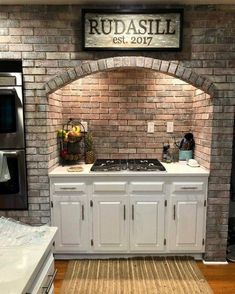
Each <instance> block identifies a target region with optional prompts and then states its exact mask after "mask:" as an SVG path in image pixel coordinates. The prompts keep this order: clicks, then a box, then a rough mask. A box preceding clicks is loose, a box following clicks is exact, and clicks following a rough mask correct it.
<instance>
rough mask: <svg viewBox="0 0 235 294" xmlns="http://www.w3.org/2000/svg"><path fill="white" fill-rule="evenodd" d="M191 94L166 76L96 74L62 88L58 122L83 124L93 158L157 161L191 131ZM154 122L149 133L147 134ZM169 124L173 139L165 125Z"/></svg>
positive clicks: (142, 72) (138, 72) (146, 72)
mask: <svg viewBox="0 0 235 294" xmlns="http://www.w3.org/2000/svg"><path fill="white" fill-rule="evenodd" d="M194 91H195V88H194V87H193V86H191V85H189V84H187V83H186V82H183V81H182V80H179V79H176V78H174V77H171V76H169V75H166V74H161V73H154V72H152V71H149V70H144V69H142V70H141V69H138V70H136V69H125V70H120V69H119V70H116V71H109V72H105V73H97V74H95V75H92V76H89V77H85V78H82V79H79V80H77V81H75V82H73V83H71V84H69V85H67V86H65V87H63V88H62V99H63V103H62V106H63V107H62V108H63V110H62V111H63V118H64V121H66V120H68V119H69V118H70V117H72V118H80V119H82V120H84V121H88V123H89V128H90V130H91V131H92V133H93V135H94V146H95V153H96V156H97V157H98V158H109V157H112V158H128V157H129V158H146V157H153V158H156V157H158V158H161V155H162V146H163V143H167V142H168V141H169V142H170V143H171V144H172V145H173V142H174V139H173V136H175V137H176V139H177V140H180V139H181V138H182V136H183V134H184V133H185V132H188V131H189V130H190V129H191V117H192V112H193V109H192V97H193V95H194ZM149 121H154V123H155V132H154V133H153V134H148V133H147V122H149ZM167 121H173V122H174V134H167V133H166V122H167Z"/></svg>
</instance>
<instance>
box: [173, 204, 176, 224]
mask: <svg viewBox="0 0 235 294" xmlns="http://www.w3.org/2000/svg"><path fill="white" fill-rule="evenodd" d="M175 218H176V206H175V205H174V207H173V219H174V220H175Z"/></svg>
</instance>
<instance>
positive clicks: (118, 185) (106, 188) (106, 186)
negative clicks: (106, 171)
mask: <svg viewBox="0 0 235 294" xmlns="http://www.w3.org/2000/svg"><path fill="white" fill-rule="evenodd" d="M93 190H94V192H112V191H113V192H125V191H126V182H108V183H107V182H97V183H94V184H93Z"/></svg>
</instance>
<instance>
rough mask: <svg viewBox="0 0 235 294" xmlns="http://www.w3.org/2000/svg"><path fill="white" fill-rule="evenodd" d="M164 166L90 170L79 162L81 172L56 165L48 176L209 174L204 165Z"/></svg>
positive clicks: (87, 165)
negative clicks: (145, 169)
mask: <svg viewBox="0 0 235 294" xmlns="http://www.w3.org/2000/svg"><path fill="white" fill-rule="evenodd" d="M162 164H163V165H164V167H165V168H166V171H147V172H142V171H129V170H125V171H117V172H91V171H90V169H91V167H92V164H80V166H82V167H83V171H81V172H69V171H67V169H68V168H69V167H70V166H57V167H56V168H54V169H53V170H52V171H51V172H50V173H49V177H51V178H53V177H59V176H63V177H64V176H65V177H78V176H79V177H82V176H83V177H94V176H96V177H97V176H107V177H109V176H110V177H113V176H118V177H119V176H120V177H122V176H135V177H140V176H141V177H143V176H156V177H159V176H209V173H210V172H209V170H207V169H206V168H204V167H201V166H200V167H190V166H188V165H187V164H181V163H178V162H176V163H162Z"/></svg>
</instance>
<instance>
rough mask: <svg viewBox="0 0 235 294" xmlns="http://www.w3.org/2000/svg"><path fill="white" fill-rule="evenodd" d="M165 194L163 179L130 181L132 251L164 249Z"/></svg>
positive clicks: (157, 250)
mask: <svg viewBox="0 0 235 294" xmlns="http://www.w3.org/2000/svg"><path fill="white" fill-rule="evenodd" d="M165 196H166V195H165V184H164V182H163V181H161V180H158V181H156V180H155V179H152V181H150V180H149V179H148V180H146V181H142V180H141V181H138V182H136V181H132V182H131V183H130V251H133V252H148V253H150V252H159V251H163V250H164V243H165V240H164V238H165V207H164V205H165V199H166V198H165Z"/></svg>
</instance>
